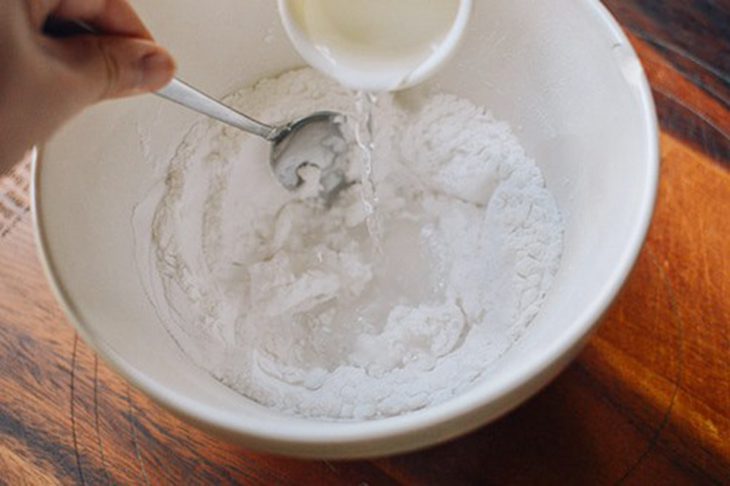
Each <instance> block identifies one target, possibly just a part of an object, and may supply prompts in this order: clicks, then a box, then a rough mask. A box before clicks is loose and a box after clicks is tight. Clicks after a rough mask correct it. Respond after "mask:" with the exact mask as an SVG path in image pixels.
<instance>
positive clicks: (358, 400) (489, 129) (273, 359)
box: [137, 69, 563, 420]
mask: <svg viewBox="0 0 730 486" xmlns="http://www.w3.org/2000/svg"><path fill="white" fill-rule="evenodd" d="M226 102H227V103H228V104H230V105H232V106H234V107H237V108H239V109H241V110H242V111H243V112H245V113H249V114H251V115H253V116H255V117H256V118H259V119H262V120H269V121H272V122H274V121H283V120H293V119H296V118H299V117H301V116H303V115H307V114H309V113H312V112H315V111H320V110H332V111H338V112H341V113H344V114H346V115H347V116H348V119H353V120H357V119H358V116H362V113H360V114H358V113H356V112H355V107H356V105H357V103H356V96H355V94H354V93H352V92H350V91H347V90H346V89H345V88H342V87H340V86H339V85H338V84H336V83H335V82H334V81H331V80H329V79H327V78H325V77H323V76H322V75H320V74H318V73H316V72H315V71H313V70H311V69H301V70H296V71H292V72H289V73H286V74H284V75H282V76H280V77H277V78H272V79H265V80H263V81H261V82H259V83H258V84H257V85H256V86H254V87H253V88H248V89H244V90H242V91H240V92H238V93H235V94H234V95H232V96H230V97H228V98H227V99H226ZM372 110H373V111H372V118H373V127H374V131H373V133H372V137H371V139H372V140H371V141H372V144H373V146H374V147H375V148H374V152H373V153H372V157H371V159H370V160H371V161H372V184H369V183H366V184H360V183H356V184H354V185H353V186H351V187H350V188H349V189H347V190H346V191H344V192H342V193H341V194H340V195H339V197H338V198H337V200H336V201H335V204H334V205H333V206H332V207H331V208H327V207H325V205H324V204H323V203H322V201H321V200H320V198H318V197H317V195H316V191H314V192H312V191H311V190H306V189H305V190H303V191H301V192H299V193H297V194H293V193H290V192H288V191H286V190H285V189H284V188H282V187H281V186H280V185H279V183H278V182H277V180H276V179H275V178H274V176H273V175H272V174H271V172H270V169H269V166H268V163H267V161H268V150H269V146H268V144H267V143H266V142H264V141H262V140H260V139H258V138H256V137H253V136H250V135H247V134H245V133H243V132H241V131H239V130H236V129H233V128H230V127H226V126H224V125H221V124H219V123H215V122H208V121H205V122H201V123H199V124H198V125H196V126H195V127H193V129H192V130H191V131H190V133H188V134H187V136H186V137H185V139H184V141H183V142H182V144H181V145H180V147H179V148H178V150H177V153H176V155H175V157H174V158H173V160H172V161H170V164H169V167H168V169H167V176H166V179H165V182H164V188H163V190H162V191H161V196H159V195H158V196H156V199H155V201H154V207H155V209H154V211H153V216H152V217H151V218H150V221H149V222H148V223H147V226H146V231H142V232H139V231H137V234H138V238H141V239H142V240H144V243H145V245H142V246H143V247H145V248H149V254H147V255H145V256H144V258H143V263H144V264H145V265H147V266H146V267H145V268H144V269H143V274H144V277H145V278H144V279H145V280H146V286H147V288H148V291H149V294H150V297H151V299H152V301H153V304H154V305H155V308H156V309H157V311H158V313H159V315H160V318H161V320H162V321H163V323H164V325H165V326H166V327H167V329H168V331H169V332H170V334H171V335H172V336H173V337H174V338H175V340H176V341H177V343H178V344H179V345H180V347H181V348H182V349H183V351H184V352H185V353H187V354H188V355H189V356H190V357H191V359H193V360H194V362H195V363H196V364H197V365H198V366H200V367H202V368H204V369H205V370H207V371H208V372H209V373H211V374H212V375H213V376H214V377H215V378H216V379H218V380H220V381H221V382H223V383H224V384H226V385H228V386H229V387H231V388H233V389H235V390H237V391H238V392H240V393H241V394H243V395H245V396H246V397H249V398H251V399H253V400H255V401H257V402H259V403H261V404H262V405H265V406H267V407H271V408H274V409H277V410H280V411H282V412H285V413H291V414H298V415H302V416H307V417H316V418H328V419H358V420H360V419H374V418H380V417H386V416H392V415H397V414H402V413H405V412H409V411H413V410H417V409H421V408H423V407H427V406H429V405H433V404H437V403H440V402H443V401H445V400H448V399H449V398H450V397H453V396H455V395H457V394H459V393H461V392H463V391H464V390H467V389H468V388H470V387H472V386H473V385H474V384H475V383H477V382H478V381H479V380H480V379H488V377H485V370H487V369H488V368H489V367H490V365H491V364H493V362H494V361H495V360H496V359H497V358H499V356H500V355H502V354H503V353H504V352H505V351H506V350H507V349H508V348H509V347H510V346H511V345H512V344H513V343H514V342H515V341H516V340H517V339H518V338H519V337H520V335H521V334H522V333H523V332H524V331H525V330H526V329H527V328H528V326H529V324H530V322H531V321H532V320H533V318H534V317H535V315H536V314H537V313H538V311H539V309H540V306H541V304H542V303H543V301H544V299H545V296H546V294H547V292H548V290H549V289H550V286H551V283H552V280H553V277H554V275H555V273H556V271H557V268H558V264H559V260H560V255H561V251H562V230H563V224H562V221H561V217H560V214H559V212H558V209H557V206H556V203H555V201H554V199H553V197H552V196H551V195H550V193H549V192H548V191H547V190H546V189H545V184H544V181H543V178H542V175H541V173H540V171H539V169H538V168H537V166H536V165H535V163H534V162H533V161H532V160H530V159H529V158H528V157H527V156H526V155H525V152H524V150H523V149H522V148H521V147H520V145H519V143H518V141H517V139H516V138H515V136H514V135H513V134H512V132H511V131H510V129H509V127H508V126H507V125H506V124H505V123H502V122H499V121H497V120H495V119H494V118H493V117H492V116H491V115H490V114H489V113H488V112H487V111H486V110H485V109H484V108H481V107H479V106H475V105H474V104H472V103H471V102H469V101H467V100H465V99H460V98H457V97H455V96H452V95H448V94H434V95H423V96H416V97H414V96H413V95H409V96H408V98H407V99H406V97H405V96H404V95H381V96H380V97H379V99H378V101H377V103H375V104H373V106H372ZM349 128H350V129H352V130H353V131H354V130H356V129H357V123H352V124H351V126H349ZM347 130H348V128H347V127H346V129H345V131H346V132H347ZM350 135H352V137H351V138H352V143H351V144H350V147H349V148H348V149H347V157H348V160H349V167H350V171H351V177H352V178H353V180H359V179H358V177H359V176H360V175H361V174H362V173H363V170H364V169H363V164H365V163H366V161H367V160H368V157H366V154H365V153H364V152H363V151H362V150H361V148H360V147H358V144H357V143H355V139H356V137H355V136H354V133H352V134H350ZM348 137H349V135H348ZM348 140H349V138H348ZM373 192H374V194H373ZM374 227H377V228H378V231H377V233H378V234H377V235H372V234H371V233H372V228H374ZM369 229H370V230H369ZM143 266H144V265H143Z"/></svg>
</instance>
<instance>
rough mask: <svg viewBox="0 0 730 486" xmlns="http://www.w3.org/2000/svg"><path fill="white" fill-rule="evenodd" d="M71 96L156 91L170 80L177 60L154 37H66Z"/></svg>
mask: <svg viewBox="0 0 730 486" xmlns="http://www.w3.org/2000/svg"><path fill="white" fill-rule="evenodd" d="M62 44H63V50H64V51H65V55H64V57H65V59H66V64H67V67H68V68H70V76H69V77H70V81H71V90H72V91H73V92H72V93H70V94H71V96H74V95H75V96H76V97H78V98H77V99H78V101H81V102H82V103H92V102H95V101H99V100H102V99H109V98H119V97H122V96H130V95H134V94H139V93H145V92H149V91H155V90H158V89H160V88H162V87H164V86H165V85H166V84H167V83H169V82H170V80H171V79H172V77H173V76H174V74H175V61H174V60H173V58H172V56H170V54H168V53H167V51H165V50H164V49H163V48H161V47H160V46H158V45H157V44H155V43H154V42H152V41H148V40H144V39H136V38H129V37H116V36H82V37H76V38H70V39H66V40H64V41H62Z"/></svg>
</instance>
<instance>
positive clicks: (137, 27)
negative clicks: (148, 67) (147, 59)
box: [45, 0, 152, 39]
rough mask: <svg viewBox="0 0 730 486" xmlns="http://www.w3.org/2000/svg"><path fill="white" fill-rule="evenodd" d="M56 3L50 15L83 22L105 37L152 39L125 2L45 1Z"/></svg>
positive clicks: (87, 0) (97, 0)
mask: <svg viewBox="0 0 730 486" xmlns="http://www.w3.org/2000/svg"><path fill="white" fill-rule="evenodd" d="M45 1H50V2H56V3H57V6H56V8H54V9H53V10H52V11H51V13H52V14H53V15H57V16H58V17H62V18H66V19H73V20H83V21H85V22H88V23H89V24H91V25H93V26H94V27H96V28H97V29H99V31H101V32H103V33H104V34H107V35H120V36H129V37H140V38H143V39H152V36H151V35H150V33H149V31H148V30H147V28H146V27H145V26H144V24H143V23H142V21H141V20H140V18H139V16H138V15H137V14H136V13H135V11H134V9H132V7H131V5H129V3H127V0H45Z"/></svg>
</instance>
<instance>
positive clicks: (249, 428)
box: [31, 0, 660, 458]
mask: <svg viewBox="0 0 730 486" xmlns="http://www.w3.org/2000/svg"><path fill="white" fill-rule="evenodd" d="M582 3H583V5H584V6H586V7H587V8H588V9H589V11H590V12H589V13H590V14H591V15H593V16H594V17H595V20H596V24H597V26H599V25H600V28H602V29H605V30H606V31H607V32H608V33H609V34H610V37H611V39H612V40H613V42H614V43H616V44H618V45H621V46H625V47H627V48H628V52H629V54H630V56H631V58H632V59H635V60H636V61H637V62H639V60H638V56H637V54H636V52H635V50H634V48H633V46H632V45H631V43H630V42H629V40H628V38H627V36H626V35H625V33H624V32H623V30H622V28H621V27H620V25H619V24H618V22H617V21H616V20H615V19H614V17H613V16H612V15H611V13H610V12H609V11H608V9H607V8H606V7H605V6H604V5H603V4H601V3H600V1H599V0H583V2H582ZM639 65H640V63H639ZM634 88H635V89H636V90H637V93H638V95H639V98H640V100H639V104H640V109H641V116H642V118H643V120H642V123H643V124H644V128H645V130H646V132H647V134H648V136H647V137H646V140H645V152H646V154H647V155H646V161H645V163H646V170H647V178H646V182H645V187H644V188H643V190H642V193H641V194H642V196H641V203H640V206H639V207H638V208H637V214H638V215H639V217H638V219H637V222H638V223H637V224H636V226H635V227H634V228H633V229H632V231H631V236H630V238H629V239H628V240H627V242H626V245H625V248H624V250H623V253H622V255H621V257H620V259H619V260H618V263H617V265H616V268H615V270H614V271H613V273H612V275H611V277H610V278H608V279H606V282H605V283H604V285H603V286H602V288H601V291H600V292H598V293H597V294H596V295H595V297H594V298H593V299H592V300H591V303H590V304H589V305H587V306H586V308H585V309H584V310H583V312H582V313H581V314H580V316H579V317H578V318H577V319H575V320H574V321H573V322H571V323H570V324H569V325H568V326H566V328H565V331H564V332H563V333H562V334H561V335H560V336H558V337H557V338H556V339H555V340H554V341H552V342H551V343H550V344H549V345H547V346H546V347H545V348H544V350H543V351H542V352H541V353H540V354H536V355H535V356H533V357H532V359H530V360H526V361H524V362H522V363H520V364H518V365H517V366H515V367H513V369H512V370H511V371H510V373H505V374H503V375H500V376H499V377H497V379H495V380H492V381H491V382H490V383H489V385H488V386H475V387H473V388H472V389H470V390H468V391H466V392H464V393H463V394H460V395H459V396H458V397H454V398H453V399H451V400H448V401H446V402H444V403H441V404H438V405H434V406H432V407H427V408H425V409H423V410H418V411H415V412H411V413H407V414H404V415H400V416H395V417H389V418H384V419H379V420H373V421H364V422H362V421H361V422H325V421H318V420H312V421H308V422H307V421H304V420H302V421H301V422H302V423H298V422H297V423H293V422H288V421H282V422H281V424H277V423H274V421H264V420H251V419H248V418H247V417H246V416H243V415H242V414H236V413H232V412H225V411H221V410H219V409H218V408H216V407H214V406H211V405H208V404H206V403H204V402H201V401H198V400H195V399H192V398H189V397H188V396H187V395H184V394H181V393H178V392H176V391H174V390H172V389H170V388H168V387H167V386H166V385H165V384H164V383H162V382H159V381H157V380H155V379H152V378H150V377H149V376H147V375H146V374H144V373H143V372H141V371H140V370H138V369H136V368H135V367H134V366H132V365H131V364H130V363H129V362H127V361H126V360H125V358H124V357H122V356H121V355H119V354H118V353H116V351H115V350H114V349H113V348H112V347H111V346H109V345H108V344H107V343H106V342H105V340H104V339H103V337H102V336H99V335H97V334H96V333H95V332H94V327H93V326H92V325H90V324H89V323H88V322H85V321H84V320H83V319H82V317H81V313H80V312H78V309H77V308H76V304H75V303H74V302H73V300H72V299H71V298H70V296H69V295H68V293H67V291H66V289H65V288H64V284H63V281H62V278H61V275H60V274H59V272H58V270H57V268H56V265H55V263H54V261H53V256H52V254H51V250H50V246H49V242H48V235H47V234H46V232H45V231H44V226H45V225H44V215H43V212H42V210H41V208H42V204H41V197H42V185H41V172H42V167H43V164H41V161H42V160H43V152H42V149H38V148H35V149H34V150H33V154H32V180H31V204H32V215H33V225H34V229H35V238H36V247H37V249H38V255H39V258H40V261H41V265H42V267H43V270H44V272H45V274H46V277H47V280H48V282H49V285H50V287H51V290H52V292H53V294H54V295H55V297H56V299H57V301H58V302H59V304H60V306H61V308H62V309H63V311H64V313H65V315H66V317H67V318H68V320H69V321H70V322H71V323H72V324H73V325H74V327H75V328H76V330H77V332H78V333H79V334H80V335H81V336H82V338H83V339H84V340H85V342H86V343H87V344H89V345H90V346H91V347H92V348H93V349H94V350H95V351H96V352H97V353H98V354H100V355H101V356H102V358H103V359H104V361H105V362H106V363H107V364H108V365H110V366H111V367H112V368H113V369H115V370H116V371H117V372H118V373H119V374H120V375H122V377H123V378H125V379H126V380H127V381H129V382H130V383H131V384H132V385H134V386H135V387H137V388H138V389H140V390H141V391H142V392H144V393H145V394H146V395H147V396H149V397H151V398H152V399H153V400H155V401H156V402H157V403H159V404H161V405H162V406H164V407H165V408H166V409H168V410H170V411H171V412H173V413H174V414H176V415H178V416H181V417H183V418H185V419H187V420H188V421H191V422H193V423H195V424H196V425H198V426H199V427H202V428H204V429H207V430H212V431H214V432H216V433H218V434H219V435H223V436H225V437H227V438H228V439H231V440H233V441H235V442H238V443H240V444H243V445H246V446H248V447H251V448H254V449H259V450H265V451H269V452H275V453H285V454H288V455H297V456H303V457H318V458H322V457H349V458H354V457H373V456H376V455H382V454H384V453H388V454H390V453H396V452H404V451H408V450H413V449H417V448H421V447H425V446H427V445H433V444H435V443H438V442H442V441H445V440H447V439H450V438H453V437H456V436H458V435H461V434H463V433H466V432H468V431H470V430H473V429H476V428H477V427H480V426H483V425H484V424H486V423H488V422H491V421H493V420H495V419H496V418H498V417H500V416H501V415H503V414H504V413H506V412H508V411H509V410H511V409H513V408H515V407H517V406H518V405H519V404H521V403H522V402H523V401H524V400H526V399H527V398H529V397H530V396H532V395H534V394H535V393H537V391H538V390H539V389H540V388H542V386H544V385H546V384H547V383H548V382H549V380H550V379H551V378H552V377H553V376H555V375H556V374H557V373H558V372H559V371H560V370H561V369H562V368H563V367H564V366H565V365H567V364H568V363H569V361H570V359H572V356H573V355H574V354H575V353H577V351H578V350H580V349H581V347H582V344H583V343H584V342H585V341H586V339H587V338H588V337H589V336H590V334H591V332H592V331H593V330H594V329H595V328H596V326H597V324H598V323H599V321H600V318H601V317H602V316H603V314H604V313H605V312H606V310H607V309H608V307H609V306H610V304H611V303H612V302H613V301H614V299H615V298H616V296H617V295H618V293H619V291H620V290H621V288H622V287H623V285H624V283H625V281H626V279H627V278H628V276H629V274H630V272H631V270H632V269H633V267H634V265H635V263H636V260H637V258H638V256H639V253H640V251H641V249H642V247H643V243H644V241H645V240H646V236H647V233H648V230H649V227H650V224H651V220H652V216H653V212H654V208H655V205H656V198H657V192H658V184H659V170H660V154H659V128H658V121H657V115H656V110H655V105H654V99H653V97H652V93H651V89H650V86H649V82H648V80H647V78H646V73H645V71H644V69H643V66H641V72H640V76H639V80H638V83H637V85H636V86H635V87H634ZM490 407H491V408H490Z"/></svg>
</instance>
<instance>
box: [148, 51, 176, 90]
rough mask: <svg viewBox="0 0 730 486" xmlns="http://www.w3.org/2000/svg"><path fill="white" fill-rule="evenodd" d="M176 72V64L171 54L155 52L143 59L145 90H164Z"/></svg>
mask: <svg viewBox="0 0 730 486" xmlns="http://www.w3.org/2000/svg"><path fill="white" fill-rule="evenodd" d="M174 70H175V63H174V61H173V60H172V58H171V57H170V55H169V54H167V53H164V52H155V53H152V54H147V55H146V56H144V57H143V58H142V86H140V87H141V88H143V89H149V90H155V89H160V88H162V87H163V86H164V85H165V84H167V83H168V82H169V81H170V78H172V76H173V72H174Z"/></svg>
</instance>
